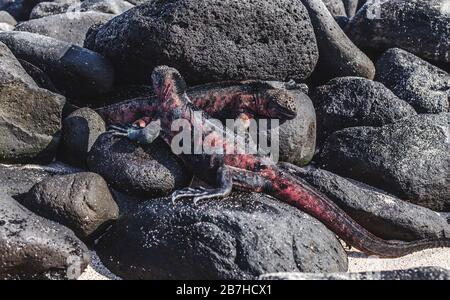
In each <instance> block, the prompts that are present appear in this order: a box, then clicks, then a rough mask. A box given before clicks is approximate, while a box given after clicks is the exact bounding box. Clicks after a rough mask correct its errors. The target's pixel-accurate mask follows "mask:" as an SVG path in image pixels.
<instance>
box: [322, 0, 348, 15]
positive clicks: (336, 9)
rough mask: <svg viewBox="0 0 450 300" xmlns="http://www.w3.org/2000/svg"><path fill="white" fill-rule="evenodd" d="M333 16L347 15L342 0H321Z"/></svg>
mask: <svg viewBox="0 0 450 300" xmlns="http://www.w3.org/2000/svg"><path fill="white" fill-rule="evenodd" d="M322 2H323V3H325V5H326V6H327V8H328V10H329V11H330V13H331V14H332V15H333V16H347V12H346V11H345V6H344V3H343V2H342V0H322Z"/></svg>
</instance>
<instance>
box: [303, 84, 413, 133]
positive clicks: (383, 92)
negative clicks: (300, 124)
mask: <svg viewBox="0 0 450 300" xmlns="http://www.w3.org/2000/svg"><path fill="white" fill-rule="evenodd" d="M311 97H312V99H313V101H314V107H315V108H316V113H317V120H318V132H319V134H320V136H321V138H324V137H327V136H328V135H330V134H331V133H333V132H335V131H338V130H340V129H344V128H348V127H356V126H382V125H385V124H389V123H393V122H396V121H398V120H400V119H403V118H406V117H411V116H414V115H416V112H415V110H414V109H413V108H412V106H410V105H409V104H408V103H407V102H405V101H403V100H401V99H399V98H398V97H397V96H396V95H394V93H392V92H391V91H390V90H389V89H388V88H386V87H385V86H384V85H383V84H381V83H379V82H375V81H372V80H368V79H365V78H359V77H341V78H335V79H333V80H331V81H329V82H328V83H327V84H326V85H323V86H320V87H317V88H316V89H315V90H314V91H313V93H312V96H311Z"/></svg>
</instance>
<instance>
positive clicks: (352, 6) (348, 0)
mask: <svg viewBox="0 0 450 300" xmlns="http://www.w3.org/2000/svg"><path fill="white" fill-rule="evenodd" d="M342 2H343V3H344V7H345V11H346V13H347V17H349V18H350V19H351V18H353V16H354V15H355V14H356V10H357V8H358V0H342Z"/></svg>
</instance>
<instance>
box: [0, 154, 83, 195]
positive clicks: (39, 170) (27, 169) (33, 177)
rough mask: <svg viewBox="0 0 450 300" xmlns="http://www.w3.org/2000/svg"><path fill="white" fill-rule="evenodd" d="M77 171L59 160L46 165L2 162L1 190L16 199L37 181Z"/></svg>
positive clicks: (0, 169)
mask: <svg viewBox="0 0 450 300" xmlns="http://www.w3.org/2000/svg"><path fill="white" fill-rule="evenodd" d="M77 171H78V170H77V169H74V168H72V167H70V166H67V165H64V164H61V163H58V162H56V163H52V164H50V165H46V166H40V165H2V164H0V191H2V192H3V193H6V194H7V195H9V196H12V197H14V198H15V199H17V198H23V197H24V196H25V195H26V194H27V193H28V191H29V190H30V189H31V188H32V187H33V186H34V185H35V184H36V183H39V182H41V181H42V180H44V179H46V178H49V177H52V176H54V175H62V174H70V173H74V172H77Z"/></svg>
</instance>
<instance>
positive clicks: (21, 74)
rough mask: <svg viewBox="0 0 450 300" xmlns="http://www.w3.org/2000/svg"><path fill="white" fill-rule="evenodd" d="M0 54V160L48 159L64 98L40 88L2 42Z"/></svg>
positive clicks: (53, 149) (56, 138)
mask: <svg viewBox="0 0 450 300" xmlns="http://www.w3.org/2000/svg"><path fill="white" fill-rule="evenodd" d="M1 34H8V33H0V35H1ZM0 40H1V38H0ZM0 58H1V59H0V95H1V96H0V136H2V138H1V139H0V162H13V163H25V162H49V161H51V159H52V158H53V157H54V155H55V152H56V147H57V145H58V143H59V140H60V130H61V115H62V109H63V106H64V103H65V98H64V97H62V96H60V95H57V94H54V93H52V92H49V91H47V90H44V89H41V88H39V87H38V86H37V84H36V83H35V82H34V81H33V79H32V78H31V77H30V76H29V75H28V74H27V73H26V72H25V70H24V69H23V68H22V66H21V65H20V63H19V61H18V60H17V59H16V58H15V57H14V55H13V54H12V53H11V51H10V50H9V49H8V47H6V45H5V44H3V43H1V42H0Z"/></svg>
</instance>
